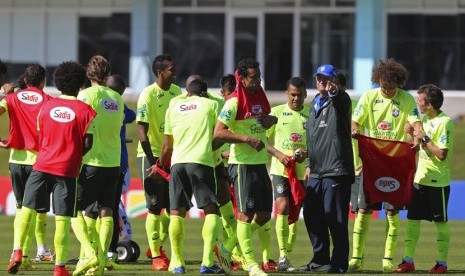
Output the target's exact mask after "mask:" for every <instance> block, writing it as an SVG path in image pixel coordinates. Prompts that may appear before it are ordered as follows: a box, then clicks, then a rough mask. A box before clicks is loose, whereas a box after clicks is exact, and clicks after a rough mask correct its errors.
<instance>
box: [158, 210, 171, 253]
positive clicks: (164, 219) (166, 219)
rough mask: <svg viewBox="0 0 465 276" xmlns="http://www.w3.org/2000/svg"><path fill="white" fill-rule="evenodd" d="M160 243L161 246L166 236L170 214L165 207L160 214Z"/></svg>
mask: <svg viewBox="0 0 465 276" xmlns="http://www.w3.org/2000/svg"><path fill="white" fill-rule="evenodd" d="M160 219H161V221H160V232H159V233H160V245H159V246H163V244H164V243H165V241H166V239H167V238H168V228H169V226H170V214H169V211H168V210H167V209H165V211H164V212H163V214H162V215H161V216H160Z"/></svg>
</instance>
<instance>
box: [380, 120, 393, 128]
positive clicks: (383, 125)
mask: <svg viewBox="0 0 465 276" xmlns="http://www.w3.org/2000/svg"><path fill="white" fill-rule="evenodd" d="M391 128H392V124H391V122H387V121H381V122H380V123H379V124H378V129H382V130H390V129H391Z"/></svg>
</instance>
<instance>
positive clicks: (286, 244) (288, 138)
mask: <svg viewBox="0 0 465 276" xmlns="http://www.w3.org/2000/svg"><path fill="white" fill-rule="evenodd" d="M305 89H306V83H305V80H304V79H302V78H300V77H294V78H291V79H289V80H288V81H287V89H286V96H287V103H285V104H282V105H278V106H276V107H273V108H272V109H271V113H270V114H271V115H274V116H276V117H277V118H278V122H279V123H278V124H276V125H274V126H272V127H271V128H269V129H268V130H267V132H266V134H267V136H268V147H267V148H268V152H269V153H270V154H271V155H272V158H271V167H270V174H271V175H272V182H273V190H274V191H273V192H274V198H275V205H276V206H277V209H278V210H277V212H278V216H277V218H276V235H277V240H278V245H279V263H278V270H279V271H293V270H294V267H293V266H292V264H291V262H290V260H289V252H290V251H292V246H293V244H294V241H295V238H296V234H297V223H292V224H290V225H289V223H288V217H289V196H292V195H291V193H290V186H289V176H288V174H287V169H286V167H288V166H289V158H290V157H292V156H293V155H294V152H295V151H296V150H301V151H304V150H305V149H306V147H307V144H306V135H305V128H304V125H305V123H306V122H307V118H308V113H309V108H308V107H307V106H304V101H305V98H306V97H307V91H306V90H305ZM305 157H306V156H305V155H304V154H302V155H301V157H300V158H298V159H297V160H296V161H297V164H296V176H297V178H298V179H299V180H300V181H301V182H302V183H303V180H304V176H305V163H303V161H304V160H305ZM289 249H291V250H290V251H289Z"/></svg>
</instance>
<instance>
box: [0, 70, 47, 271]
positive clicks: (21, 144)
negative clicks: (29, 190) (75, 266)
mask: <svg viewBox="0 0 465 276" xmlns="http://www.w3.org/2000/svg"><path fill="white" fill-rule="evenodd" d="M22 76H23V82H24V83H25V85H26V88H25V89H22V90H18V91H16V92H14V93H10V94H7V95H6V97H5V99H3V100H2V101H1V103H0V115H1V114H4V113H8V115H9V117H10V133H9V137H8V138H7V141H5V143H0V147H4V148H11V151H10V161H9V169H10V175H11V182H12V186H13V192H14V195H15V198H16V216H15V220H14V227H13V229H14V233H15V235H14V236H15V241H16V242H15V246H18V245H19V242H18V239H19V236H18V234H19V232H18V227H19V224H20V223H21V221H20V219H19V217H20V213H21V207H22V203H23V198H24V189H25V185H26V181H27V179H28V177H29V175H30V174H31V171H32V165H33V164H34V162H35V161H36V158H37V151H38V149H39V136H38V133H37V115H38V114H39V110H40V108H41V106H42V104H43V103H44V102H46V101H48V100H49V99H50V98H51V97H50V96H49V95H47V94H46V93H45V92H44V91H43V90H42V89H43V88H44V85H45V68H43V67H42V66H40V65H38V64H34V65H30V66H28V67H27V68H26V69H25V71H24V74H23V75H22ZM46 212H47V210H39V212H37V215H36V216H34V217H33V218H32V221H31V223H32V227H31V228H30V229H31V233H28V235H27V236H26V241H25V244H24V245H23V254H24V255H23V261H22V265H21V266H22V267H21V268H22V269H23V270H27V269H33V268H34V267H33V266H32V264H31V262H30V258H29V257H28V255H29V254H28V253H29V247H30V244H31V241H32V238H33V236H34V231H35V232H36V240H37V257H36V260H37V261H53V256H52V254H51V253H50V251H49V250H47V248H46V245H45V242H46V225H47V222H46V218H47V215H46Z"/></svg>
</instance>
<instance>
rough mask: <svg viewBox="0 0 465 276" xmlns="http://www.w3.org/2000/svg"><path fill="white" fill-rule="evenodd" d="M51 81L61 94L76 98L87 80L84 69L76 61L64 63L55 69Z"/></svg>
mask: <svg viewBox="0 0 465 276" xmlns="http://www.w3.org/2000/svg"><path fill="white" fill-rule="evenodd" d="M53 79H54V81H55V86H56V88H57V89H58V90H60V91H61V92H62V93H63V94H65V95H69V96H77V94H78V93H79V89H80V88H81V86H82V85H83V83H84V82H85V80H86V79H87V77H86V68H84V66H82V65H81V64H80V63H79V62H77V61H65V62H63V63H61V64H60V65H58V67H57V68H56V69H55V72H54V73H53Z"/></svg>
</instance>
